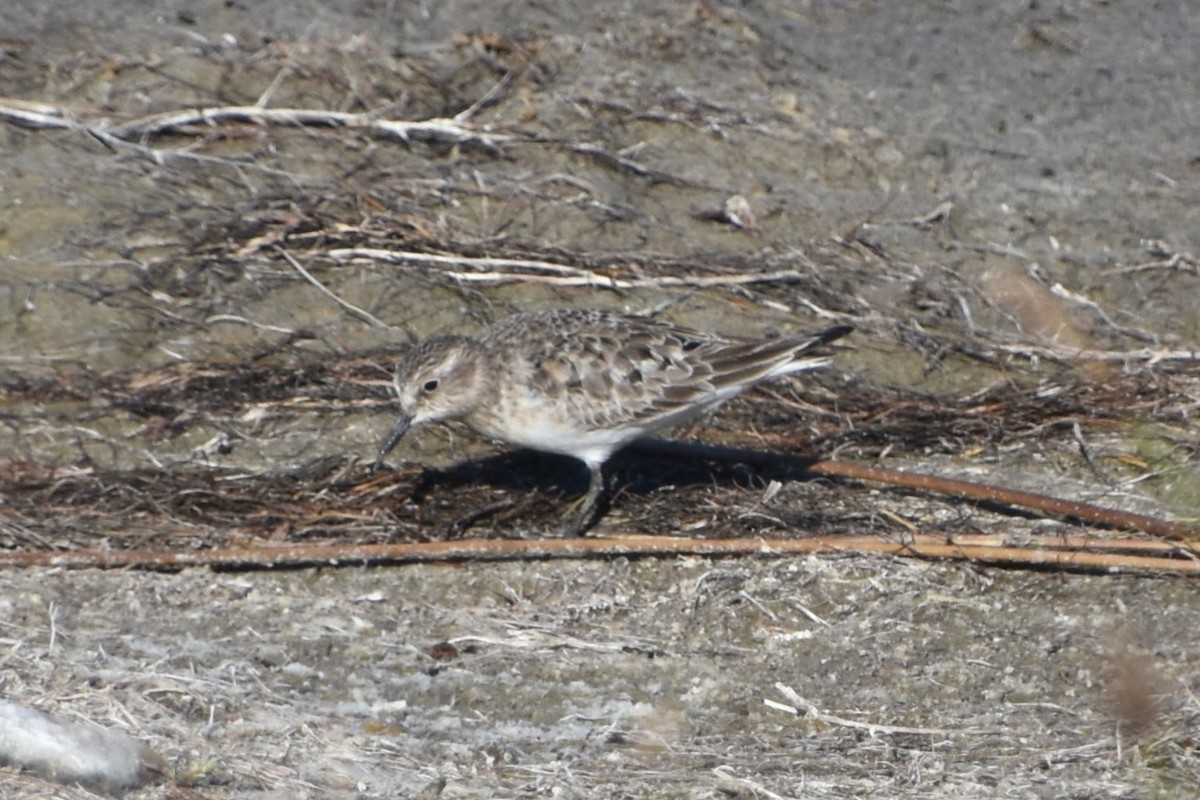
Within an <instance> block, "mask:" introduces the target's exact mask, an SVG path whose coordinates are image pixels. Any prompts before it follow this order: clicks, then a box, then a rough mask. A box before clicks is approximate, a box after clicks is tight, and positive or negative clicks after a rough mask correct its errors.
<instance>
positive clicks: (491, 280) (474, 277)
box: [328, 247, 804, 289]
mask: <svg viewBox="0 0 1200 800" xmlns="http://www.w3.org/2000/svg"><path fill="white" fill-rule="evenodd" d="M328 255H329V257H330V258H333V259H335V260H338V261H348V260H350V259H354V258H362V259H367V260H370V261H383V262H386V263H389V264H415V265H429V266H431V267H434V268H437V269H440V270H442V272H443V274H444V275H445V276H446V277H448V278H451V279H453V280H456V281H463V282H464V283H488V284H505V283H517V282H523V283H543V284H549V285H553V286H597V287H600V288H604V289H645V288H660V289H661V288H667V287H673V286H679V287H689V288H706V287H716V286H743V285H747V284H761V283H792V282H795V281H799V280H802V279H803V277H804V275H803V274H802V273H801V272H799V271H797V270H793V269H789V270H778V271H775V272H746V273H740V274H737V275H708V276H703V275H693V276H687V275H666V276H662V277H657V278H636V279H628V278H614V277H611V276H609V275H604V274H602V273H599V272H593V271H592V270H588V269H580V268H578V267H568V266H566V265H563V264H555V263H553V262H549V261H531V260H525V259H513V258H469V257H467V256H447V255H438V254H435V253H418V252H412V251H402V250H381V249H378V248H369V247H355V248H342V249H337V250H330V251H329V253H328ZM447 267H463V268H467V269H474V270H477V271H475V272H455V271H451V270H449V269H446V268H447ZM484 270H487V271H484Z"/></svg>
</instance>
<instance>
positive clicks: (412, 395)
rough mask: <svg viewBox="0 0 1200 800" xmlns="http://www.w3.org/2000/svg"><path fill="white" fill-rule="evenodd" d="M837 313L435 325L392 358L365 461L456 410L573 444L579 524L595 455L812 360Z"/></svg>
mask: <svg viewBox="0 0 1200 800" xmlns="http://www.w3.org/2000/svg"><path fill="white" fill-rule="evenodd" d="M851 330H852V328H851V327H850V326H847V325H839V326H836V327H831V328H826V329H824V330H821V331H818V332H816V333H813V334H808V335H802V336H789V337H784V338H780V339H743V338H734V337H727V336H721V335H719V334H715V333H707V332H705V331H700V330H695V329H693V328H686V327H683V326H680V325H673V324H671V323H668V322H659V321H656V320H652V319H644V318H640V317H631V316H623V315H620V314H614V313H610V312H606V311H584V310H578V309H561V310H557V311H542V312H534V313H526V314H517V315H515V316H512V317H509V318H508V319H505V320H503V321H501V322H498V323H496V324H494V325H492V326H490V327H488V328H486V329H484V330H483V331H482V332H481V333H480V334H479V335H478V336H475V337H473V338H472V337H466V336H437V337H434V338H431V339H427V340H425V341H423V342H421V343H419V344H417V345H414V346H413V348H412V349H411V350H410V351H409V352H408V353H406V354H405V355H404V357H403V359H402V360H401V361H400V363H399V364H397V365H396V372H395V379H394V383H395V388H396V397H397V399H398V400H399V403H400V417H399V419H398V420H397V421H396V425H395V427H394V428H393V429H392V432H391V435H390V436H389V437H388V439H387V442H386V443H385V444H384V446H383V447H382V448H381V449H380V451H379V456H378V457H377V458H376V459H375V463H374V466H373V469H376V470H377V469H379V467H380V465H381V464H382V463H383V459H384V457H386V456H387V454H388V453H390V452H391V451H392V449H393V448H394V447H395V446H396V444H397V443H398V442H399V441H400V439H401V438H403V436H404V434H405V433H407V432H408V430H409V428H411V427H413V426H416V425H423V424H425V423H429V422H438V421H441V420H453V419H460V420H462V421H463V422H465V423H466V424H467V425H468V426H470V427H471V428H473V429H474V430H476V431H478V432H479V433H481V434H483V435H484V436H489V437H491V438H493V439H499V440H501V441H504V442H508V443H510V444H515V445H519V446H522V447H529V448H533V449H534V450H541V451H544V452H550V453H561V454H564V455H568V456H573V457H575V458H577V459H579V460H580V461H582V462H583V463H584V464H586V465H587V468H588V470H589V471H590V472H591V480H590V483H589V485H588V490H587V493H586V494H585V495H584V496H583V499H582V501H581V503H580V505H579V508H578V509H577V511H576V512H575V514H574V515H573V518H572V520H571V522H570V524H569V525H568V526H567V528H566V534H567V535H571V536H577V535H579V534H581V533H582V532H583V531H584V530H586V528H587V527H588V526H589V523H590V522H591V521H592V519H591V518H592V515H593V513H594V512H595V509H596V506H597V503H598V501H599V500H600V497H601V495H602V493H603V491H604V474H603V467H604V463H605V462H606V461H607V460H608V458H609V456H611V455H612V454H613V453H614V452H616V451H617V450H619V449H621V448H622V447H624V446H625V445H627V444H629V443H630V442H631V441H633V440H634V439H637V438H639V437H642V436H645V435H646V434H649V433H652V432H654V431H657V430H660V429H662V428H666V427H669V426H672V425H678V424H680V423H683V422H687V421H688V420H691V419H694V418H695V417H697V416H699V415H701V414H703V413H705V412H706V411H709V410H711V409H713V408H715V407H716V406H717V405H719V404H720V403H722V402H724V401H726V400H728V399H729V398H731V397H734V396H735V395H738V394H740V393H741V392H743V391H745V390H746V389H748V388H750V387H751V386H754V385H755V384H757V383H760V382H762V381H766V380H770V379H772V378H777V377H780V376H782V375H790V374H792V373H794V372H801V371H804V370H810V369H815V368H817V367H822V366H824V365H825V364H826V363H828V361H829V359H828V357H827V356H821V355H817V356H813V355H811V354H812V353H813V352H814V351H816V350H818V349H819V348H820V347H821V346H822V345H825V344H827V343H829V342H832V341H834V340H835V339H839V338H841V337H843V336H845V335H846V334H848V333H849V332H850V331H851Z"/></svg>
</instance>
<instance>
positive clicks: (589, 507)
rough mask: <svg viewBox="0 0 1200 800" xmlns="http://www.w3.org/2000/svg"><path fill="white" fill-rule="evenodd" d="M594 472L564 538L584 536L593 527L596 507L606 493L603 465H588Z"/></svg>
mask: <svg viewBox="0 0 1200 800" xmlns="http://www.w3.org/2000/svg"><path fill="white" fill-rule="evenodd" d="M588 469H590V470H591V471H592V480H591V482H590V483H589V484H588V490H587V494H585V495H584V496H583V499H582V500H580V501H579V508H578V509H577V510H576V511H575V514H574V516H573V517H572V518H571V523H570V524H569V525H568V526H567V528H566V530H564V531H563V535H564V536H582V535H583V532H584V531H586V530H587V529H588V528H589V527H591V522H592V516H593V515H594V514H595V513H596V505H597V503H599V501H600V495H602V494H603V493H604V471H603V465H601V464H595V465H592V464H588Z"/></svg>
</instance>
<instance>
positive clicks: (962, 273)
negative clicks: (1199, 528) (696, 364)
mask: <svg viewBox="0 0 1200 800" xmlns="http://www.w3.org/2000/svg"><path fill="white" fill-rule="evenodd" d="M154 6H155V7H154V9H153V12H152V13H148V12H147V11H146V8H145V4H144V3H134V2H108V3H104V4H90V5H87V6H86V7H81V6H80V5H79V4H74V3H71V4H68V3H44V2H32V0H17V1H16V2H9V3H7V4H6V7H5V11H4V25H3V29H2V30H0V86H3V87H4V88H3V90H0V91H2V92H3V94H4V95H5V97H4V98H3V99H2V100H0V258H2V259H3V261H2V262H0V421H2V422H3V425H0V473H2V474H0V555H5V556H8V555H13V554H16V555H20V554H27V553H29V554H41V553H60V554H68V553H72V552H83V551H121V552H123V551H140V550H148V549H155V548H159V549H171V550H176V551H185V552H199V553H203V552H205V551H207V550H208V549H210V548H224V549H230V548H237V547H251V548H253V547H262V546H268V545H269V546H280V547H289V546H294V547H299V546H312V545H317V546H332V545H337V544H341V543H355V544H369V545H376V544H387V543H395V542H425V541H443V540H444V541H453V540H455V539H459V538H472V539H474V538H479V539H490V540H532V539H536V538H537V537H554V536H556V535H557V533H556V532H557V530H558V528H559V526H560V525H561V521H562V518H563V514H564V511H565V509H566V507H567V505H568V503H569V501H570V499H571V497H572V495H573V494H575V493H577V492H578V491H580V490H581V488H583V485H584V483H585V474H584V473H583V471H582V470H578V469H577V468H576V466H575V465H572V464H571V463H570V462H569V461H559V460H556V459H550V458H545V457H541V456H538V455H535V454H527V453H506V452H503V451H502V450H501V449H500V448H498V447H497V446H496V445H494V444H492V443H488V442H483V441H479V440H478V439H476V438H474V437H472V436H470V435H469V434H467V433H465V432H463V431H461V430H458V429H453V428H440V429H431V430H427V431H422V432H420V433H419V434H417V435H414V436H412V437H411V438H410V439H406V440H405V442H404V444H403V446H402V447H401V448H400V449H398V450H397V451H396V452H395V453H393V455H392V457H391V460H390V466H391V467H393V468H394V469H390V470H389V471H387V472H386V473H385V474H382V475H371V474H369V473H368V471H367V468H366V465H367V464H369V463H370V461H371V459H372V458H373V456H374V453H375V451H376V449H377V448H378V446H379V444H380V443H381V440H382V439H383V437H384V436H385V435H386V432H387V430H388V429H389V427H390V424H391V421H392V414H393V410H392V407H391V402H390V399H389V396H388V375H389V371H390V369H391V364H392V362H393V361H394V359H395V357H396V354H397V353H399V352H400V351H401V350H402V349H403V348H404V347H405V346H406V344H407V342H408V341H409V339H410V337H412V336H424V335H427V334H429V333H431V332H435V331H450V330H453V331H458V332H466V333H469V332H471V331H473V330H476V329H478V327H479V326H480V325H482V324H484V323H486V322H488V321H491V320H494V319H498V318H501V317H503V316H504V315H506V314H508V313H511V312H512V311H515V310H519V309H534V308H546V307H553V306H590V307H607V308H615V309H621V310H626V311H629V312H632V313H655V314H659V315H661V316H663V317H665V318H668V319H672V320H676V321H679V322H683V323H686V324H691V325H696V326H702V327H708V328H713V329H717V330H722V331H724V332H727V333H730V334H754V335H776V334H784V333H790V332H793V331H796V330H802V329H810V328H815V327H820V326H823V325H827V324H829V323H830V321H832V320H837V321H844V322H849V323H851V324H853V325H855V327H856V329H857V332H856V333H855V334H854V335H853V336H852V337H851V344H853V346H854V349H852V350H847V351H844V352H841V353H839V355H838V356H837V359H836V362H835V365H834V367H833V368H831V369H829V370H827V371H825V372H824V373H823V374H821V375H818V376H813V377H812V378H811V379H809V378H806V379H805V380H804V382H803V383H800V382H790V383H789V382H782V383H779V384H776V385H772V386H770V387H764V388H763V389H761V390H758V391H755V392H753V393H750V394H748V395H747V396H745V397H743V398H739V399H738V400H736V401H734V402H731V403H730V404H728V405H727V406H726V407H725V408H723V409H722V410H721V411H720V412H718V414H716V415H715V416H714V417H712V418H711V419H708V420H705V421H704V422H703V423H702V424H700V425H696V426H693V427H691V428H689V429H687V430H683V431H680V432H679V436H680V438H683V439H688V440H693V441H703V442H710V443H716V444H724V445H730V446H735V447H740V448H752V449H755V450H759V451H763V452H775V453H788V454H795V453H801V454H813V455H834V456H836V457H837V458H841V459H850V460H861V461H864V462H869V463H881V464H884V465H887V466H892V467H899V468H903V469H907V470H918V471H926V472H932V473H937V474H943V475H950V476H955V477H967V478H971V479H975V480H982V481H986V482H988V483H994V484H1001V485H1005V486H1012V487H1015V488H1022V489H1027V490H1036V491H1042V492H1048V493H1050V494H1054V495H1057V496H1061V497H1067V498H1072V499H1083V500H1088V501H1091V502H1098V503H1101V504H1104V505H1107V506H1112V507H1116V508H1122V509H1126V510H1131V511H1138V512H1141V513H1145V514H1153V515H1156V516H1160V517H1166V518H1176V519H1182V520H1195V519H1196V517H1197V511H1198V510H1200V472H1198V471H1197V469H1196V466H1195V465H1196V454H1197V451H1198V450H1200V437H1198V436H1197V433H1196V429H1195V425H1194V419H1195V414H1196V409H1197V407H1198V402H1200V401H1198V400H1197V398H1200V380H1198V378H1200V363H1198V361H1197V357H1196V352H1195V351H1196V349H1197V348H1196V344H1197V341H1198V340H1200V314H1197V312H1196V300H1195V298H1196V296H1197V292H1198V291H1200V265H1198V262H1197V259H1196V257H1195V255H1194V254H1195V253H1197V252H1200V145H1198V142H1200V137H1198V136H1197V129H1196V122H1195V121H1196V120H1197V119H1200V87H1198V85H1197V83H1196V81H1195V75H1196V74H1200V48H1197V47H1196V46H1195V42H1196V41H1197V38H1198V36H1200V11H1198V10H1196V8H1195V7H1194V5H1193V4H1191V3H1188V2H1185V0H1179V1H1178V2H1162V3H1153V4H1117V3H1105V2H1061V3H1029V4H1021V5H1015V4H994V3H984V2H978V3H942V4H925V3H909V2H904V3H886V2H879V3H871V2H857V3H836V4H832V3H830V4H826V3H808V4H775V3H767V4H758V5H753V6H749V5H748V6H745V7H742V6H720V5H712V4H705V3H697V4H670V3H658V4H654V3H651V4H647V3H630V4H608V5H605V6H603V7H602V8H601V9H600V10H594V9H592V8H591V6H579V5H573V4H557V5H556V4H551V5H548V6H542V5H537V4H522V3H508V4H496V3H475V4H473V3H457V2H449V3H438V4H433V3H418V4H393V3H383V2H353V3H350V2H346V3H319V4H318V3H246V4H242V3H236V2H213V1H211V0H206V1H205V2H162V3H157V4H154ZM248 108H250V109H251V110H247V109H248ZM194 109H208V110H209V111H208V112H207V115H194V116H192V117H190V118H188V119H187V120H181V119H180V118H178V117H174V118H172V117H170V115H171V114H174V113H176V112H181V111H184V110H194ZM254 109H257V110H258V113H257V114H256V113H255V111H254ZM280 109H297V110H301V109H302V110H306V111H307V112H311V113H309V114H308V116H305V117H303V119H301V116H300V115H298V114H291V115H282V114H280V115H275V116H272V113H271V112H274V111H278V110H280ZM335 113H340V114H345V115H354V116H343V117H338V118H336V119H335V118H334V117H333V116H332V115H333V114H335ZM160 115H161V116H160ZM381 120H386V121H406V122H419V121H428V120H437V123H436V124H427V125H425V126H423V127H414V126H410V127H408V128H405V129H403V131H401V129H399V128H396V127H392V128H388V127H387V126H385V125H380V124H378V123H379V121H381ZM387 254H390V256H389V255H387ZM304 272H307V273H308V275H307V276H306V275H305V274H304ZM316 284H320V286H318V285H316ZM350 307H352V308H350ZM613 472H614V479H615V482H616V486H617V492H616V495H615V497H614V498H613V501H612V507H611V509H610V511H609V513H608V515H607V516H606V517H605V518H604V519H603V520H602V521H601V523H600V524H599V525H598V526H597V528H596V530H595V531H594V532H593V536H596V537H616V536H618V535H621V534H625V533H630V532H633V533H639V534H650V535H657V536H662V535H668V534H670V535H685V536H693V537H697V538H713V539H717V538H721V539H730V538H739V537H740V538H745V539H749V540H752V541H754V540H758V539H762V540H764V541H766V540H778V539H795V538H804V537H809V536H815V535H818V534H820V535H858V536H862V535H868V536H874V537H877V538H878V539H879V540H880V541H883V542H894V543H896V544H897V549H898V550H899V549H902V545H903V543H904V542H905V541H906V537H913V536H916V535H917V534H918V533H919V534H921V535H928V534H932V535H938V536H945V537H947V538H950V537H952V536H959V535H963V534H970V535H974V536H993V537H998V538H999V539H1002V540H1003V541H1004V542H1005V543H1006V544H1010V545H1013V546H1019V545H1021V544H1023V543H1024V544H1028V543H1029V542H1041V541H1047V540H1050V539H1054V538H1056V537H1057V538H1059V539H1062V540H1063V541H1066V540H1068V539H1069V538H1070V537H1074V536H1079V535H1082V534H1088V535H1093V534H1094V535H1096V536H1102V535H1108V534H1106V533H1105V532H1104V531H1096V530H1091V529H1088V528H1086V527H1084V526H1081V525H1080V524H1078V523H1077V522H1073V521H1071V520H1057V519H1039V518H1037V517H1035V516H1033V515H1029V514H1023V513H1018V512H1014V511H1013V510H1012V509H1004V508H996V507H991V506H981V505H976V504H971V503H967V502H964V501H961V500H955V499H954V498H947V497H939V496H935V495H932V494H930V493H920V492H913V491H907V490H904V491H902V490H897V489H894V488H888V487H883V486H879V485H875V484H866V483H860V482H855V481H849V480H838V481H834V480H813V479H812V476H811V475H805V474H804V473H803V471H802V470H796V469H788V468H783V467H779V466H775V467H771V466H766V467H764V466H762V465H761V464H758V463H754V464H750V463H732V464H730V463H724V464H722V463H716V462H709V461H696V460H681V459H679V458H673V457H670V456H664V455H654V454H647V453H644V452H639V453H627V454H623V455H622V456H621V457H620V458H618V459H616V463H614V465H613ZM1108 533H1111V532H1108ZM1120 535H1122V536H1123V535H1124V534H1120ZM1136 541H1139V542H1140V541H1144V537H1143V539H1136ZM1184 549H1186V548H1184ZM1198 612H1200V593H1198V592H1197V589H1196V586H1195V583H1194V579H1190V578H1183V577H1179V576H1176V575H1171V574H1169V573H1168V572H1164V571H1162V570H1159V571H1156V572H1154V573H1153V574H1151V573H1148V572H1140V573H1128V574H1103V573H1100V572H1093V573H1091V574H1085V573H1084V572H1082V571H1071V570H1063V569H1047V570H1043V571H1029V570H1020V569H1012V568H1009V569H1003V568H997V567H988V566H983V565H981V564H979V563H971V562H967V563H962V562H959V563H953V562H928V561H919V560H915V559H906V558H898V557H896V558H893V557H881V556H872V555H864V554H861V553H859V554H840V555H830V554H825V555H810V556H796V557H788V558H765V557H741V558H726V559H712V558H698V557H691V556H688V557H659V558H626V557H616V558H608V559H578V560H570V559H549V560H531V559H517V558H513V559H508V560H486V561H484V560H481V561H465V562H463V561H458V562H455V563H452V564H445V563H443V564H436V563H435V564H411V563H408V564H397V563H391V564H386V563H385V564H378V563H376V564H370V565H362V564H351V565H346V564H341V565H332V564H331V565H326V566H322V567H320V568H304V569H289V570H278V571H270V570H240V571H239V570H228V569H226V570H212V569H185V570H181V571H174V572H171V571H158V572H155V571H149V570H142V571H119V570H92V569H66V568H63V567H62V566H38V567H27V568H16V567H10V568H5V569H4V570H3V571H2V572H0V694H2V697H0V699H3V700H7V701H10V702H13V703H19V704H21V705H23V706H27V707H30V708H38V709H41V710H44V711H47V712H50V713H52V714H54V715H56V716H57V717H58V718H60V719H62V720H65V721H70V722H84V723H96V724H100V725H103V726H105V727H106V728H110V729H113V730H122V731H125V732H126V733H128V734H130V735H131V736H133V737H134V738H136V739H139V740H142V741H144V742H146V743H147V745H148V746H149V748H150V749H151V750H152V751H153V753H155V754H156V757H150V758H149V759H148V761H150V762H154V769H153V773H154V774H153V775H152V776H151V779H150V780H148V781H147V783H146V784H145V785H143V786H140V787H137V788H133V789H131V790H128V791H126V793H125V794H126V796H127V797H132V798H165V797H204V798H214V799H215V798H226V797H228V798H233V797H254V798H270V797H280V798H283V797H287V798H295V797H314V798H316V797H347V796H354V797H364V798H368V797H417V796H420V797H425V798H432V797H437V796H441V797H455V798H458V797H462V798H467V797H493V796H495V797H535V796H536V797H542V796H547V795H552V796H559V797H697V798H699V797H745V798H751V797H805V798H807V797H831V798H832V797H837V798H844V797H872V798H900V797H912V798H917V797H920V798H927V797H946V798H995V797H1013V798H1027V797H1044V798H1059V797H1078V798H1084V797H1086V798H1135V797H1137V798H1141V797H1146V798H1149V797H1155V798H1176V797H1178V798H1190V797H1195V796H1196V795H1197V794H1200V756H1198V755H1197V738H1196V736H1197V726H1198V724H1200V702H1198V701H1197V696H1198V692H1200V676H1198V675H1197V673H1196V670H1195V664H1196V663H1197V658H1198V656H1200V652H1198V651H1200V636H1198V635H1197V633H1196V631H1195V627H1196V626H1195V625H1194V622H1193V620H1194V619H1196V617H1194V616H1193V614H1197V613H1198ZM103 791H105V790H104V789H102V788H99V787H78V786H69V785H62V784H57V783H54V782H52V781H50V780H48V779H46V778H45V777H44V776H41V775H38V774H36V773H33V772H29V771H20V770H17V769H15V768H12V767H0V797H5V798H8V797H14V798H15V797H21V798H25V797H48V796H57V797H72V798H75V797H90V796H93V795H94V794H96V793H102V792H103Z"/></svg>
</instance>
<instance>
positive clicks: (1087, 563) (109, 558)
mask: <svg viewBox="0 0 1200 800" xmlns="http://www.w3.org/2000/svg"><path fill="white" fill-rule="evenodd" d="M1111 544H1116V543H1111ZM1159 544H1160V545H1161V547H1162V549H1161V550H1160V552H1162V553H1163V554H1164V555H1161V556H1135V555H1125V554H1121V553H1105V552H1091V551H1076V550H1070V549H1061V548H1056V547H1055V546H1054V541H1053V539H1051V540H1050V541H1048V542H1047V543H1046V546H1041V547H1011V546H1000V547H997V546H993V545H976V544H957V543H954V542H953V540H951V539H948V538H947V537H945V536H933V535H928V534H916V535H913V536H909V537H905V541H903V542H894V541H887V540H885V539H882V538H880V537H879V536H875V535H870V536H841V535H839V536H815V537H812V538H808V539H746V538H742V539H689V538H681V537H670V536H644V535H630V536H609V537H605V538H594V539H593V538H587V539H581V538H572V539H542V540H536V539H463V540H458V541H451V542H419V543H408V544H373V545H284V546H271V547H238V548H222V549H214V550H200V551H186V552H167V551H160V550H73V551H67V552H61V553H53V552H44V551H42V552H0V567H32V566H47V567H59V568H113V567H143V568H145V567H149V568H152V569H179V568H183V567H197V566H205V567H224V568H237V569H247V568H269V567H300V566H307V565H324V566H337V565H361V564H365V563H370V562H393V563H411V562H431V561H466V560H470V561H501V560H511V559H530V558H592V557H596V556H604V557H612V556H618V555H620V556H630V555H636V556H664V555H698V556H710V557H712V556H749V555H756V556H786V555H797V554H807V553H877V554H883V555H890V556H908V557H918V558H937V559H942V558H945V559H956V560H969V561H974V562H977V563H987V564H1002V565H1007V566H1029V567H1039V568H1052V569H1059V570H1063V569H1066V570H1077V571H1089V572H1168V573H1176V574H1185V575H1200V560H1197V559H1196V558H1194V557H1190V558H1177V557H1176V558H1173V557H1170V556H1169V555H1167V553H1180V552H1181V549H1180V548H1179V547H1173V546H1171V545H1169V544H1167V543H1165V542H1164V543H1159ZM1185 555H1188V556H1192V554H1191V553H1190V552H1187V553H1185Z"/></svg>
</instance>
